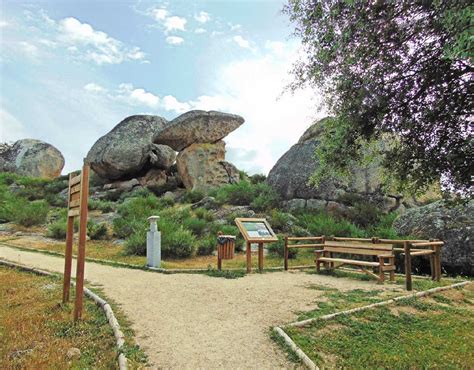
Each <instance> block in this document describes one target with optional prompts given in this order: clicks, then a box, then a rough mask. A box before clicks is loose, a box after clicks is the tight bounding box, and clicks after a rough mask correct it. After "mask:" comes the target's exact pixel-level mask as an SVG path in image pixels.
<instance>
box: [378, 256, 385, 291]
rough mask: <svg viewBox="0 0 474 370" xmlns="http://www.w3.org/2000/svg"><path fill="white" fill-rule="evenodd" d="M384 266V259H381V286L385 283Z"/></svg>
mask: <svg viewBox="0 0 474 370" xmlns="http://www.w3.org/2000/svg"><path fill="white" fill-rule="evenodd" d="M384 265H385V261H384V257H379V281H378V282H379V284H383V283H384V281H385V272H384V270H383V267H384Z"/></svg>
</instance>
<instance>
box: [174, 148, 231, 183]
mask: <svg viewBox="0 0 474 370" xmlns="http://www.w3.org/2000/svg"><path fill="white" fill-rule="evenodd" d="M176 165H177V167H178V175H179V177H180V178H181V180H182V181H183V184H184V186H185V187H186V189H189V190H196V189H200V190H206V189H209V188H212V187H217V186H221V185H225V184H229V183H235V182H238V181H239V172H238V170H237V169H236V168H235V166H233V165H232V164H230V163H228V162H225V143H224V142H223V141H218V142H217V143H214V144H192V145H190V146H189V147H187V148H186V149H184V150H183V151H181V152H180V153H179V154H178V157H177V159H176Z"/></svg>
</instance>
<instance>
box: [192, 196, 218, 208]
mask: <svg viewBox="0 0 474 370" xmlns="http://www.w3.org/2000/svg"><path fill="white" fill-rule="evenodd" d="M218 207H219V205H218V204H217V202H216V198H214V197H204V198H202V199H201V200H200V201H199V202H197V203H194V204H193V205H192V206H191V208H192V209H196V208H205V209H217V208H218Z"/></svg>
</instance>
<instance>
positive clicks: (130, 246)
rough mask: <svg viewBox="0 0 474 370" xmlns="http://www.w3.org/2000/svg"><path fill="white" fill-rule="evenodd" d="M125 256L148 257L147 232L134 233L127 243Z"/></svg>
mask: <svg viewBox="0 0 474 370" xmlns="http://www.w3.org/2000/svg"><path fill="white" fill-rule="evenodd" d="M125 254H127V255H137V256H145V255H146V231H144V230H140V231H134V232H133V233H132V234H131V235H130V236H129V237H128V238H127V240H126V241H125Z"/></svg>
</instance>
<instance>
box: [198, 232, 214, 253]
mask: <svg viewBox="0 0 474 370" xmlns="http://www.w3.org/2000/svg"><path fill="white" fill-rule="evenodd" d="M216 247H217V240H216V237H215V236H212V235H209V236H208V237H202V238H200V239H199V240H198V244H197V254H198V255H199V256H208V255H211V254H212V253H213V252H214V251H215V250H216Z"/></svg>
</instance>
